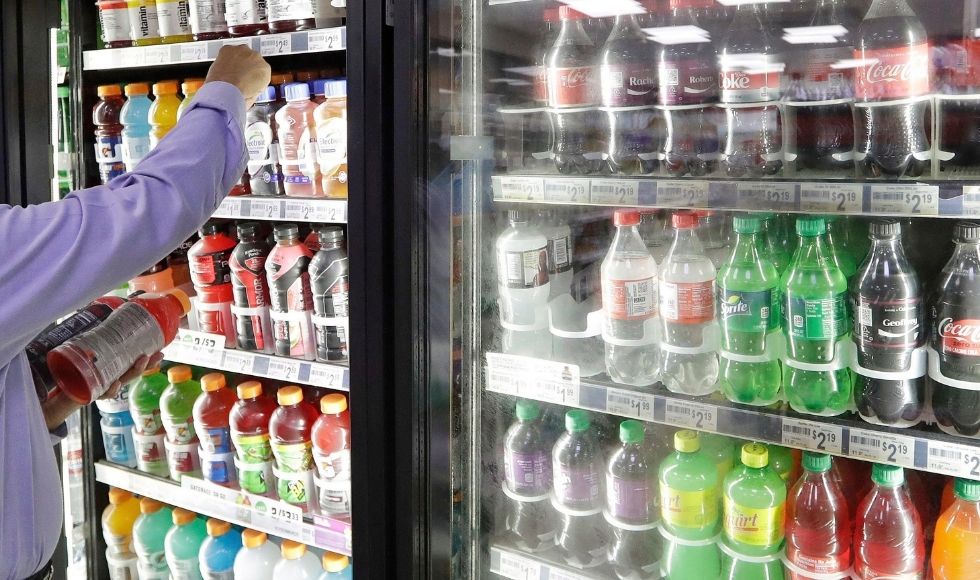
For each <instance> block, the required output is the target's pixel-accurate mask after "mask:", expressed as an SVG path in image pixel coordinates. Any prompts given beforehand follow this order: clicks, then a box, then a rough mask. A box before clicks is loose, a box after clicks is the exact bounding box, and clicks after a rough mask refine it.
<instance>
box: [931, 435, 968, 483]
mask: <svg viewBox="0 0 980 580" xmlns="http://www.w3.org/2000/svg"><path fill="white" fill-rule="evenodd" d="M927 468H928V469H929V471H938V472H941V473H947V474H949V475H953V476H957V477H966V478H969V479H976V480H980V449H978V448H976V447H969V446H966V445H957V444H956V443H945V442H942V441H930V442H929V454H928V457H927Z"/></svg>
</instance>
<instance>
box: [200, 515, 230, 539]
mask: <svg viewBox="0 0 980 580" xmlns="http://www.w3.org/2000/svg"><path fill="white" fill-rule="evenodd" d="M205 527H207V529H208V535H209V536H211V537H212V538H217V537H218V536H223V535H225V534H227V533H228V531H229V530H231V524H229V523H228V522H225V521H222V520H218V519H215V518H211V519H209V520H208V521H207V523H206V524H205Z"/></svg>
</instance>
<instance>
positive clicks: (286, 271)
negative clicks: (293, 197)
mask: <svg viewBox="0 0 980 580" xmlns="http://www.w3.org/2000/svg"><path fill="white" fill-rule="evenodd" d="M275 237H276V246H275V247H274V248H272V251H271V252H270V253H269V257H268V258H266V261H265V271H266V275H267V278H268V281H269V299H270V300H269V302H270V307H271V311H272V331H273V335H274V338H275V347H276V354H278V355H280V356H291V357H295V358H302V359H306V360H313V359H314V358H316V347H315V346H314V341H313V324H312V321H311V318H310V315H311V313H312V311H313V290H312V287H311V285H310V274H309V272H308V271H307V266H308V265H309V263H310V259H312V258H313V253H312V252H310V250H309V248H307V247H306V245H305V244H303V243H302V242H301V241H300V238H299V227H297V226H296V224H279V225H277V226H276V228H275Z"/></svg>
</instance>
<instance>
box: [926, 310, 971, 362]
mask: <svg viewBox="0 0 980 580" xmlns="http://www.w3.org/2000/svg"><path fill="white" fill-rule="evenodd" d="M936 326H937V329H938V331H939V347H940V348H941V349H942V353H941V354H958V355H962V356H980V320H978V319H975V318H965V319H960V320H957V319H954V318H949V317H947V318H943V319H941V320H940V321H939V323H938V324H937V325H936Z"/></svg>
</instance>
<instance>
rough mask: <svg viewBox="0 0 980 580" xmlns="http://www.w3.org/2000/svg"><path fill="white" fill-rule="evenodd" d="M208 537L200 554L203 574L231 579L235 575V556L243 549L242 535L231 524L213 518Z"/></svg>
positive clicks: (208, 528)
mask: <svg viewBox="0 0 980 580" xmlns="http://www.w3.org/2000/svg"><path fill="white" fill-rule="evenodd" d="M206 527H207V531H208V537H207V539H206V540H204V543H203V544H201V552H200V554H199V556H198V558H199V560H200V564H201V576H203V577H204V578H207V579H208V580H212V579H215V578H222V579H231V578H232V577H233V576H234V570H233V568H234V566H235V556H237V555H238V551H239V550H241V549H242V535H241V533H239V532H238V530H235V529H232V527H231V524H229V523H228V522H223V521H221V520H217V519H214V518H211V519H209V520H208V523H207V526H206Z"/></svg>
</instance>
